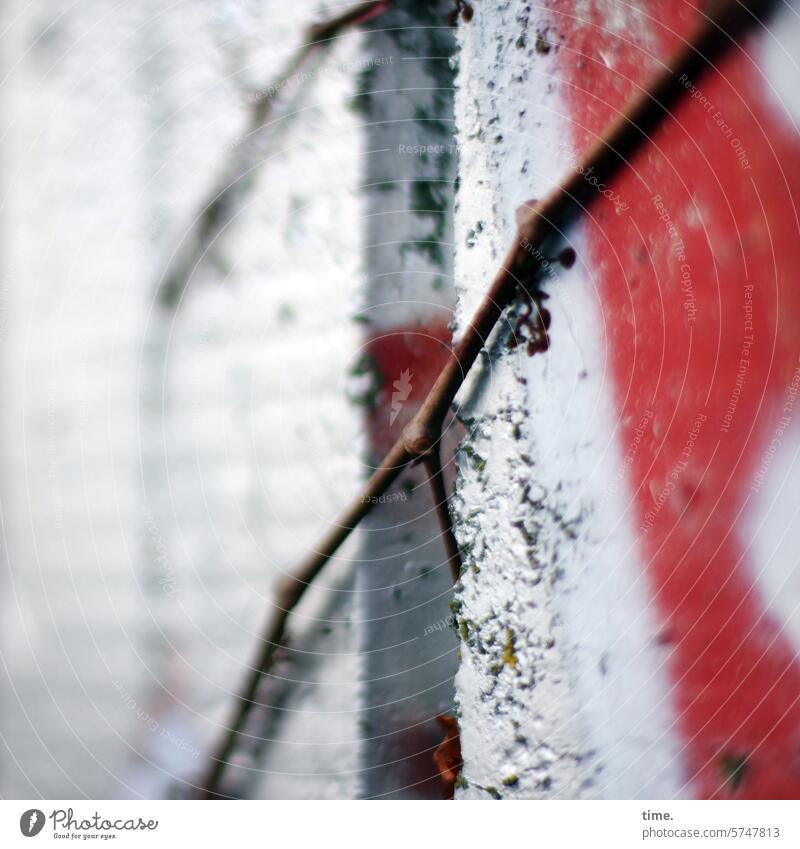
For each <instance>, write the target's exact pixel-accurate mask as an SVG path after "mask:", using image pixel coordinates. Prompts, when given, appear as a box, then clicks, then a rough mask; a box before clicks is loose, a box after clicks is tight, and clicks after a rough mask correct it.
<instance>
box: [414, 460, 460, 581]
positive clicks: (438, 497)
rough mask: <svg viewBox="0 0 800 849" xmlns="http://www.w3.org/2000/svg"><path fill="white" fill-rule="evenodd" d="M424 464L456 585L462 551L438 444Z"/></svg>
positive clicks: (451, 573)
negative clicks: (455, 532)
mask: <svg viewBox="0 0 800 849" xmlns="http://www.w3.org/2000/svg"><path fill="white" fill-rule="evenodd" d="M422 462H423V463H424V464H425V470H426V471H427V473H428V483H429V484H430V485H431V493H432V495H433V506H434V509H435V510H436V518H437V519H438V520H439V528H440V529H441V531H442V541H443V542H444V550H445V554H446V555H447V562H448V564H449V566H450V575H451V576H452V578H453V583H454V584H455V583H457V582H458V579H459V578H460V577H461V551H460V549H459V547H458V543H457V542H456V538H455V535H454V534H453V517H452V516H451V514H450V507H449V504H448V499H447V490H446V488H445V484H444V473H443V471H442V458H441V454H440V451H439V445H438V443H437V444H436V445H435V446H434V447H433V448H432V449H431V450H430V451H429V452H428V453H427V454H426V455H425V456H424V457H423V460H422Z"/></svg>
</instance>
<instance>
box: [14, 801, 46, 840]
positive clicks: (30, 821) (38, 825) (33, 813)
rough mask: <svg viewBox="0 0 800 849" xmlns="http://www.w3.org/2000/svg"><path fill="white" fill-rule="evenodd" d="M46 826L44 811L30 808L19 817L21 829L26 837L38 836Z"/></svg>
mask: <svg viewBox="0 0 800 849" xmlns="http://www.w3.org/2000/svg"><path fill="white" fill-rule="evenodd" d="M43 828H44V811H40V810H39V809H38V808H30V809H29V810H27V811H25V813H24V814H23V815H22V816H21V817H20V818H19V830H20V831H21V832H22V833H23V834H24V835H25V837H36V835H37V834H38V833H39V832H40V831H41V830H42V829H43Z"/></svg>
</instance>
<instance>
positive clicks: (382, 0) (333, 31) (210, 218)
mask: <svg viewBox="0 0 800 849" xmlns="http://www.w3.org/2000/svg"><path fill="white" fill-rule="evenodd" d="M388 7H389V0H368V2H363V3H357V4H356V5H355V6H353V7H352V8H351V9H348V10H347V11H346V12H343V13H342V14H341V15H337V16H336V17H334V18H331V19H330V20H329V21H323V22H321V23H316V24H313V25H312V26H310V27H309V28H308V30H307V31H306V37H305V42H304V43H303V44H302V45H300V46H299V47H298V48H297V50H295V52H294V53H292V55H291V56H290V57H289V60H288V62H287V63H286V65H285V66H284V68H283V70H282V71H281V72H280V73H279V74H278V76H277V77H276V78H275V80H274V81H273V82H272V83H271V84H270V85H268V86H267V87H266V88H264V89H262V90H261V91H260V92H258V93H257V95H256V96H254V97H253V102H252V105H251V107H250V117H249V119H248V121H247V129H246V130H245V131H244V134H243V139H246V140H250V141H251V142H252V140H253V139H255V138H256V137H257V136H258V135H260V134H262V133H264V132H265V131H266V129H267V128H268V126H270V125H267V124H266V121H267V118H268V117H269V115H270V112H271V111H272V108H273V106H274V104H275V100H276V98H277V97H278V95H279V94H284V93H285V92H286V91H287V89H289V88H291V87H292V84H293V83H295V84H296V86H302V85H303V84H304V83H306V82H307V81H308V79H310V75H306V76H303V77H301V76H300V72H301V71H302V69H303V68H304V67H305V66H306V65H308V64H309V63H310V62H311V61H312V60H313V59H315V58H318V57H321V56H322V55H323V54H324V53H326V52H327V51H328V50H330V48H331V47H332V46H333V44H334V43H335V41H334V39H335V37H336V36H337V35H340V34H341V33H343V32H345V31H346V30H348V29H351V28H352V27H355V26H357V25H358V24H361V23H364V22H365V21H367V20H370V19H371V18H373V17H375V16H376V15H380V14H382V13H383V12H384V11H385V10H386V9H387V8H388ZM243 155H244V154H242V153H241V152H240V151H239V149H238V146H237V147H235V148H234V149H233V150H232V151H231V154H230V158H229V160H228V162H226V164H225V165H224V167H223V169H222V174H221V176H220V178H219V179H218V180H217V182H216V183H215V184H214V186H213V188H212V190H211V191H210V192H209V193H208V194H207V195H206V197H205V198H204V199H203V202H202V204H201V205H200V207H199V209H200V211H199V213H198V215H197V216H196V218H195V221H194V223H193V224H192V226H191V227H190V228H189V229H188V233H187V235H186V237H185V238H184V239H183V242H182V247H181V249H179V250H178V251H177V252H176V253H175V254H174V255H173V258H172V259H171V261H170V263H169V266H168V268H167V270H166V272H165V273H164V276H163V277H162V278H161V280H160V281H159V283H158V285H157V286H156V299H157V300H158V302H159V303H160V304H161V305H162V306H174V305H175V304H176V303H177V302H178V301H179V300H180V298H181V296H182V295H183V292H184V290H185V289H186V286H187V284H188V282H189V278H190V277H191V275H192V273H193V271H194V269H195V268H196V267H197V265H198V264H199V263H200V261H201V260H202V258H203V256H204V255H205V253H206V251H207V250H208V249H209V247H210V246H211V244H212V243H213V241H214V239H216V237H217V236H218V235H219V234H220V233H221V232H222V230H224V228H225V227H226V226H227V225H228V224H229V223H230V221H231V220H232V219H233V217H234V215H235V214H236V210H237V209H239V208H241V205H242V200H243V198H244V196H245V195H246V194H247V193H248V191H250V189H251V188H252V186H253V182H254V181H253V179H252V171H253V170H254V169H255V167H257V164H258V163H257V162H249V161H247V160H246V159H245V161H242V156H243Z"/></svg>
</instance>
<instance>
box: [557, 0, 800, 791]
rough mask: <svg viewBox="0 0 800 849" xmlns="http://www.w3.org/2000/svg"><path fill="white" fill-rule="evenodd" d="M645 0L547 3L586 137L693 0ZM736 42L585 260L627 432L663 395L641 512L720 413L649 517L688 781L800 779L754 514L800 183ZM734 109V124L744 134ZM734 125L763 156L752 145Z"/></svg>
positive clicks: (789, 328)
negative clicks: (632, 9) (580, 5)
mask: <svg viewBox="0 0 800 849" xmlns="http://www.w3.org/2000/svg"><path fill="white" fill-rule="evenodd" d="M625 5H626V4H621V3H615V2H610V3H602V2H596V3H595V4H594V6H595V7H599V6H607V7H612V6H617V7H623V6H625ZM643 5H644V6H645V8H647V10H648V12H649V14H650V15H651V16H652V18H653V20H651V21H650V22H649V23H648V24H647V27H646V30H647V31H646V32H639V31H638V28H637V27H636V26H632V27H628V28H627V29H626V31H625V32H622V33H620V34H619V35H615V34H613V33H611V32H608V31H605V30H604V29H603V28H602V18H601V16H600V14H599V13H598V14H596V15H595V22H596V23H597V24H599V26H597V27H596V26H592V25H591V24H590V23H588V22H580V21H578V20H576V19H575V18H574V17H572V16H571V12H572V10H573V9H574V6H575V4H574V2H572V0H554V2H553V3H552V4H551V8H552V10H553V13H554V14H553V20H554V24H555V25H554V26H553V27H552V28H551V31H550V32H549V33H548V34H547V37H548V40H550V41H551V42H552V43H553V44H556V45H560V46H558V47H556V48H554V49H555V64H556V68H555V71H554V73H555V79H556V80H557V81H558V86H559V88H560V92H561V96H562V97H563V98H565V99H566V103H567V107H568V111H569V116H570V120H571V132H572V140H573V143H574V146H575V148H576V150H577V151H580V150H582V149H584V148H585V147H586V146H587V144H588V143H589V142H590V140H591V139H592V138H593V134H595V133H599V132H600V131H601V130H602V129H603V127H604V126H605V125H606V123H607V121H608V120H609V119H610V118H611V117H612V115H613V113H614V110H616V109H619V108H621V107H622V105H623V104H624V103H625V101H626V100H627V99H628V98H629V97H630V96H631V94H632V93H634V91H635V90H636V87H637V85H641V84H644V83H645V82H646V81H647V79H648V78H649V76H650V74H651V73H652V72H653V70H654V68H655V65H654V62H653V61H652V60H651V59H650V58H649V55H648V52H647V51H645V52H643V51H642V50H640V49H639V47H637V45H640V46H641V45H645V44H647V45H649V47H648V49H647V50H649V51H652V52H654V53H655V54H657V55H658V56H659V57H666V56H668V55H670V54H671V53H672V52H673V51H674V49H675V48H676V46H677V45H678V44H679V36H684V35H686V34H688V32H689V28H690V26H691V23H692V20H693V18H694V11H693V9H691V8H690V6H689V5H687V4H684V3H682V2H675V0H652V2H648V3H645V4H643ZM645 37H646V38H647V40H646V38H645ZM734 54H735V55H731V56H730V57H729V58H728V59H727V60H725V62H724V64H723V65H722V66H721V69H720V70H721V72H720V73H718V74H713V75H710V76H706V77H705V78H703V79H702V80H700V81H698V85H699V87H700V90H701V91H702V95H704V96H705V97H706V99H707V100H706V103H705V104H704V103H702V102H700V101H699V100H695V101H692V100H691V99H690V98H687V99H686V101H685V102H684V103H683V104H682V105H681V106H680V107H679V108H678V109H677V110H676V112H675V114H674V116H673V119H670V120H668V121H667V122H666V125H665V126H664V127H663V128H662V129H661V130H660V131H659V132H658V133H657V134H656V136H654V138H653V140H652V143H651V144H650V145H649V148H648V150H647V151H646V152H645V153H644V154H643V155H640V156H639V157H638V158H637V159H636V161H635V162H634V167H633V168H632V169H631V170H629V171H627V172H626V173H625V174H624V175H623V176H622V177H620V178H619V179H618V180H617V181H616V182H615V184H614V185H613V190H614V191H615V192H617V193H618V194H619V197H620V199H621V202H623V203H626V204H627V205H628V206H629V209H628V210H627V211H625V210H623V211H622V212H618V211H617V209H616V207H615V204H614V202H613V201H612V200H607V199H601V200H600V202H598V203H597V204H595V205H594V206H593V207H592V214H593V215H594V222H593V223H588V224H587V225H586V226H585V227H584V232H585V234H586V236H587V239H588V244H589V245H590V248H589V256H587V257H584V260H585V262H586V264H587V267H588V269H589V271H590V273H591V274H592V276H593V278H594V279H595V281H596V285H597V291H598V297H599V306H600V309H601V310H602V312H603V314H604V318H605V327H606V328H607V337H606V339H605V344H606V346H607V352H608V356H609V358H610V363H611V370H612V374H613V380H614V387H613V392H614V396H615V398H616V404H617V409H618V411H619V416H620V421H621V436H620V444H621V445H625V444H630V442H631V440H632V439H633V436H634V435H633V429H634V428H635V427H636V426H637V424H638V423H639V421H640V418H641V414H642V412H643V411H644V410H645V409H649V410H652V411H653V413H654V419H653V425H652V426H651V427H650V428H649V429H648V431H647V433H646V434H645V437H644V442H643V444H642V446H641V448H640V450H639V452H638V453H637V455H636V458H635V461H634V463H633V466H632V471H631V480H630V483H631V486H632V491H633V492H635V493H636V494H635V512H636V515H637V517H638V521H639V522H640V523H641V524H642V525H643V526H644V525H647V524H649V522H648V520H647V519H646V516H647V514H648V511H653V509H654V493H656V494H657V493H658V492H660V491H661V490H662V488H663V487H665V485H666V484H667V481H668V479H669V477H670V475H671V474H672V472H675V471H676V470H677V469H680V467H679V466H677V465H676V464H678V463H679V461H680V459H681V452H682V451H683V450H684V448H685V446H686V443H687V440H688V434H689V432H690V431H691V429H692V427H693V423H695V421H696V420H697V417H698V414H704V415H706V416H707V420H706V421H705V422H704V423H702V426H701V428H700V432H699V435H698V437H697V440H696V444H695V446H694V449H693V451H692V452H691V455H690V456H689V458H688V460H687V462H686V466H685V469H681V470H680V471H677V480H675V481H673V482H672V483H674V491H672V492H671V494H670V495H669V496H668V497H667V499H666V501H665V503H664V504H663V506H662V507H661V509H660V511H658V512H657V514H656V515H655V517H654V518H653V519H652V527H649V529H647V530H645V531H644V532H640V544H641V551H642V554H643V560H645V561H646V569H647V575H648V578H649V581H650V586H651V588H652V594H653V598H654V602H655V604H656V606H657V610H658V612H659V616H660V617H661V619H662V621H663V624H664V635H665V639H666V640H668V641H670V642H671V644H672V653H671V676H672V680H673V684H674V687H673V697H674V702H675V710H676V713H677V716H678V720H677V721H678V730H679V732H680V734H681V736H682V738H683V740H684V742H685V744H686V748H685V753H684V754H685V758H684V766H685V767H686V770H687V775H688V776H689V777H690V778H691V780H692V782H693V784H692V785H691V789H690V792H691V793H693V794H695V795H698V796H703V797H710V796H723V797H726V796H731V795H735V796H747V797H753V798H798V797H800V666H799V665H798V663H797V660H796V658H795V650H794V648H793V647H792V646H791V645H790V643H789V642H788V641H787V639H786V638H785V637H784V636H783V634H782V632H781V624H780V622H777V621H774V620H773V619H772V618H771V616H770V615H769V613H768V612H767V611H766V610H765V607H764V603H763V600H762V599H761V598H759V596H758V594H757V591H756V589H755V587H754V575H755V574H756V571H757V569H758V567H759V564H757V563H754V562H753V560H752V557H751V553H750V552H748V550H747V541H746V539H745V538H744V533H743V531H742V530H741V527H742V526H741V517H742V510H743V508H746V502H747V500H748V496H749V488H750V485H751V483H752V481H753V476H754V474H755V473H756V471H757V469H758V467H759V464H760V462H761V457H762V454H763V452H764V450H765V448H766V445H767V444H768V443H769V441H770V439H771V438H772V434H773V432H774V429H775V427H776V425H777V423H778V419H779V418H780V416H781V414H782V407H783V404H784V401H785V398H786V393H787V388H788V386H789V383H790V381H791V377H792V373H793V372H794V370H795V368H796V367H797V358H798V342H797V338H798V334H797V327H798V320H799V319H800V287H799V286H798V285H797V280H796V273H795V269H797V268H798V267H800V238H798V225H797V210H796V209H795V205H794V202H793V200H792V196H794V197H800V169H798V168H797V166H796V163H797V161H798V159H797V156H798V139H797V137H796V136H795V135H793V134H792V133H790V132H789V130H788V126H787V125H786V124H784V123H783V120H782V119H781V118H779V117H778V116H777V113H776V112H774V111H773V108H772V107H770V106H769V105H768V104H767V102H766V101H765V95H764V91H765V86H764V83H763V82H762V81H761V80H759V74H758V72H757V71H756V70H755V69H754V67H753V65H752V62H751V59H750V58H749V57H748V56H745V55H743V54H742V53H741V52H737V51H734ZM606 60H609V61H610V63H611V64H612V66H613V70H612V69H610V68H609V67H608V66H607V64H606ZM708 103H710V104H712V108H711V109H709V108H708V106H707V105H706V104H708ZM717 112H719V113H721V114H720V115H718V116H716V117H715V113H717ZM719 121H723V122H724V123H725V124H728V125H730V126H732V127H733V131H732V133H733V135H732V137H729V136H730V134H729V132H728V130H727V128H725V127H723V126H720V125H719ZM735 138H739V139H740V140H741V142H742V144H743V146H744V148H745V149H746V156H747V159H748V160H749V163H750V164H751V166H752V170H745V169H744V168H743V167H742V165H741V164H740V160H739V159H738V158H737V154H736V151H735V150H734V145H733V139H735ZM784 169H785V170H784ZM751 178H752V182H751ZM654 194H659V195H660V196H661V198H662V199H663V203H664V209H666V210H667V213H668V214H669V216H670V218H671V220H672V221H673V222H674V223H675V224H676V226H677V229H678V232H679V237H678V238H680V239H682V240H683V243H684V246H685V257H686V259H685V262H681V261H679V258H678V256H677V246H676V244H675V243H676V242H677V240H678V239H677V238H675V237H674V236H671V235H670V234H669V232H668V231H667V223H666V222H665V221H663V220H661V219H660V218H659V213H661V214H663V210H657V209H656V206H655V204H654V203H653V201H652V196H653V195H654ZM617 206H619V203H618V204H617ZM698 222H699V223H698ZM704 228H705V229H704ZM686 264H688V265H689V266H690V269H689V271H690V274H691V286H692V294H693V295H694V298H695V302H694V306H695V307H696V310H697V313H696V317H695V320H694V322H693V323H692V322H690V321H689V318H690V316H691V312H690V311H689V310H687V308H686V302H687V300H688V299H687V297H686V292H684V291H682V288H681V285H682V271H681V266H682V265H686ZM684 270H685V269H684ZM747 283H752V284H753V286H754V289H753V316H754V331H753V337H754V338H753V344H752V347H751V348H750V349H749V356H748V357H747V358H746V359H748V361H749V363H748V365H747V366H746V367H745V368H746V374H745V382H744V384H743V386H742V387H741V396H740V397H739V398H738V402H737V404H736V406H735V411H734V413H733V415H732V417H731V421H730V426H729V428H728V432H727V433H726V432H724V430H723V429H722V426H723V425H724V424H725V416H726V410H728V408H729V404H730V403H731V400H732V397H734V395H735V387H736V380H737V373H738V371H739V367H740V359H742V357H741V356H740V352H741V350H742V347H743V346H742V342H743V339H744V337H745V336H746V335H747V334H746V332H745V326H744V319H745V312H744V286H745V285H746V284H747ZM553 332H558V330H557V328H553ZM743 762H744V767H743V768H739V767H740V765H741V764H742V763H743ZM732 779H733V780H732ZM735 784H737V785H738V787H736V788H735V787H734V785H735Z"/></svg>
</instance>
